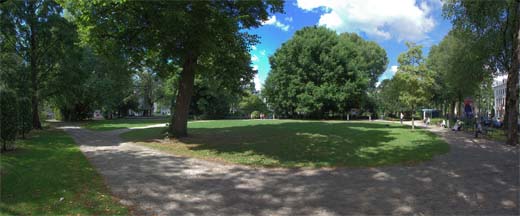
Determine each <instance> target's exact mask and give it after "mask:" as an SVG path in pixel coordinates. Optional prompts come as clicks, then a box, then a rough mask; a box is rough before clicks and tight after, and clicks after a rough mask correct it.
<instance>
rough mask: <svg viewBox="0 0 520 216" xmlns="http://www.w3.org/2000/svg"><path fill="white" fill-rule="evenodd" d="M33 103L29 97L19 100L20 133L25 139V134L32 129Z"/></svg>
mask: <svg viewBox="0 0 520 216" xmlns="http://www.w3.org/2000/svg"><path fill="white" fill-rule="evenodd" d="M31 105H32V102H31V100H30V99H29V98H28V97H22V98H19V99H18V132H19V133H21V134H22V138H24V139H25V134H27V133H29V131H31V129H32V109H31V107H32V106H31Z"/></svg>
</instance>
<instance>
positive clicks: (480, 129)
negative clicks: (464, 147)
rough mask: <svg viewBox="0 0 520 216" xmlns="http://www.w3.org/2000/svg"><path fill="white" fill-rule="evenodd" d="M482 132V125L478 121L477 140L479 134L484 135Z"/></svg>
mask: <svg viewBox="0 0 520 216" xmlns="http://www.w3.org/2000/svg"><path fill="white" fill-rule="evenodd" d="M482 132H483V131H482V124H481V123H480V121H477V125H476V128H475V138H478V134H482Z"/></svg>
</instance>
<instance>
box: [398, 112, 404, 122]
mask: <svg viewBox="0 0 520 216" xmlns="http://www.w3.org/2000/svg"><path fill="white" fill-rule="evenodd" d="M399 117H400V119H401V124H403V118H404V114H403V113H402V112H401V114H400V115H399Z"/></svg>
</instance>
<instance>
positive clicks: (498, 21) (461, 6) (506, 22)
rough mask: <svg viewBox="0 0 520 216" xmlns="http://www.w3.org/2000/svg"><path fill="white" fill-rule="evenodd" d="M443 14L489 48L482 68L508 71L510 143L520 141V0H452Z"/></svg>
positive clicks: (507, 108) (508, 141)
mask: <svg viewBox="0 0 520 216" xmlns="http://www.w3.org/2000/svg"><path fill="white" fill-rule="evenodd" d="M443 13H444V15H445V16H446V17H447V18H450V19H452V22H453V24H454V28H456V29H463V30H466V31H469V32H471V33H472V34H473V35H474V36H475V37H476V38H477V39H478V41H479V42H480V43H481V44H482V45H483V46H482V47H485V48H486V49H485V51H486V54H487V55H486V57H487V60H488V61H487V62H486V64H485V65H481V66H482V67H489V68H491V69H492V71H502V72H505V71H507V74H508V79H507V91H506V116H505V123H506V126H507V127H506V128H507V143H508V144H510V145H517V144H518V136H517V134H518V124H517V119H518V103H519V101H518V100H519V99H518V95H519V91H520V90H519V87H518V77H519V73H520V2H519V1H518V0H504V1H474V0H450V1H447V2H446V3H445V4H444V6H443Z"/></svg>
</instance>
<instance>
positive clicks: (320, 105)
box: [263, 27, 387, 118]
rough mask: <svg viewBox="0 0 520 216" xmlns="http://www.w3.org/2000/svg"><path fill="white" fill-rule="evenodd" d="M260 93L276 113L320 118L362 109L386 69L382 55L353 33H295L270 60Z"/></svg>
mask: <svg viewBox="0 0 520 216" xmlns="http://www.w3.org/2000/svg"><path fill="white" fill-rule="evenodd" d="M269 61H270V63H271V68H272V70H271V72H270V73H269V76H268V78H267V80H266V83H265V88H264V92H263V93H264V94H265V96H266V98H267V102H268V104H270V105H271V106H272V107H273V109H274V111H275V112H276V113H277V114H279V115H280V114H281V115H285V116H287V117H295V116H305V117H314V118H321V117H323V116H324V115H325V114H326V113H334V114H336V115H337V114H340V115H341V114H345V113H347V112H348V111H349V110H350V109H351V108H360V106H361V105H362V101H363V99H364V98H365V97H364V96H365V95H366V91H367V90H368V89H369V88H373V87H374V85H375V82H376V81H377V78H378V77H379V75H381V74H382V73H383V72H384V69H385V67H386V65H387V57H386V52H385V50H384V49H383V48H381V47H379V46H378V45H377V44H375V43H374V42H368V41H365V40H363V39H362V38H361V37H359V36H358V35H356V34H349V33H342V34H339V35H338V34H336V32H334V31H332V30H329V29H327V28H325V27H306V28H304V29H302V30H299V31H297V32H296V33H295V34H294V36H293V38H291V39H290V40H289V41H287V42H286V43H284V44H283V45H282V47H281V48H279V49H278V50H277V51H276V53H275V54H274V55H273V56H271V57H270V59H269Z"/></svg>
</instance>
